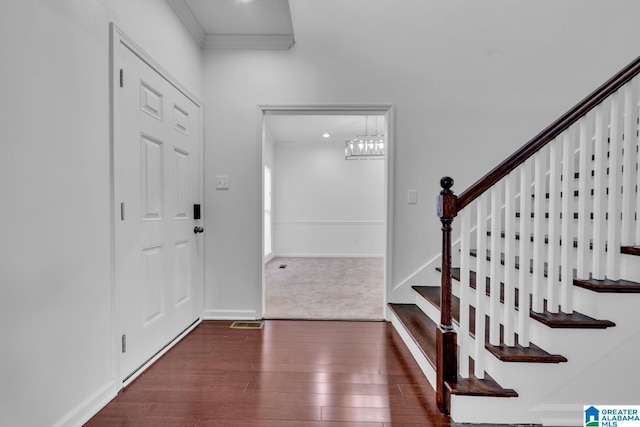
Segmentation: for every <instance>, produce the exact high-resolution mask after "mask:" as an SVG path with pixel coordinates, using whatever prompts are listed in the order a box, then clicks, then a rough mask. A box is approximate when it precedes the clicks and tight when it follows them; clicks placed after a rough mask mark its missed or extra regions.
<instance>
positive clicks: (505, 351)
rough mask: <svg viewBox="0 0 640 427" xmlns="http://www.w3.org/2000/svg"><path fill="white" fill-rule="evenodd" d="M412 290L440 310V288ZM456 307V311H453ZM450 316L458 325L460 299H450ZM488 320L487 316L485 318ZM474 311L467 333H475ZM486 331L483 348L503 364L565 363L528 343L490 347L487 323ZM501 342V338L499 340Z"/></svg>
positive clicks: (560, 358)
mask: <svg viewBox="0 0 640 427" xmlns="http://www.w3.org/2000/svg"><path fill="white" fill-rule="evenodd" d="M413 289H414V290H416V291H417V292H418V293H419V294H420V295H422V296H423V297H424V298H425V299H426V300H427V301H429V302H430V303H431V304H433V305H434V306H435V307H437V308H438V309H440V288H438V287H434V286H414V287H413ZM454 307H457V311H456V310H455V309H454ZM451 313H452V314H451V315H452V317H453V319H454V320H455V321H456V322H457V323H458V324H460V299H459V298H458V297H456V296H455V295H453V296H452V299H451ZM487 318H488V316H487ZM474 319H475V309H474V308H473V306H472V307H471V310H470V313H469V321H470V325H469V332H470V333H472V334H474V333H475V321H474ZM485 324H486V331H485V340H486V341H485V348H486V349H487V350H488V351H489V352H490V353H491V354H493V355H494V356H495V357H497V358H498V359H499V360H502V361H504V362H535V363H561V362H566V361H567V359H566V358H565V357H564V356H562V355H559V354H551V353H548V352H546V351H544V350H543V349H541V348H540V347H538V346H537V345H535V344H534V343H529V347H523V346H521V345H520V344H518V342H517V341H516V343H515V345H514V346H506V345H491V344H489V331H488V328H489V322H488V321H487V322H486V323H485ZM500 341H501V342H502V337H501V339H500Z"/></svg>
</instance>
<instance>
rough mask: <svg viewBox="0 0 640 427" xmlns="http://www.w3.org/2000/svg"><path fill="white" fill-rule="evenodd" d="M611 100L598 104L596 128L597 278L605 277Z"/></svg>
mask: <svg viewBox="0 0 640 427" xmlns="http://www.w3.org/2000/svg"><path fill="white" fill-rule="evenodd" d="M608 104H609V102H608V100H605V101H604V102H602V103H601V104H599V105H597V106H596V108H595V111H596V116H595V117H596V119H595V120H596V123H595V125H596V130H595V137H596V138H595V148H594V155H595V161H594V165H593V167H594V180H593V192H594V194H593V251H592V276H593V278H594V279H596V280H603V279H604V277H605V273H604V263H603V260H604V259H605V242H606V239H605V237H606V234H605V233H606V232H607V222H606V219H605V215H606V209H607V205H606V197H605V196H606V194H605V191H606V187H605V185H606V182H607V179H606V178H607V149H608V144H607V137H608V133H609V132H608V122H609V114H608V113H609V105H608ZM579 215H589V212H580V213H579Z"/></svg>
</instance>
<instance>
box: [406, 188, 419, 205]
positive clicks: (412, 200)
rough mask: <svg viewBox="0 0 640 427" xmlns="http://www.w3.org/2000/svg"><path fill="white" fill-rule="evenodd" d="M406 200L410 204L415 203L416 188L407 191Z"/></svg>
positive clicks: (416, 199) (416, 198)
mask: <svg viewBox="0 0 640 427" xmlns="http://www.w3.org/2000/svg"><path fill="white" fill-rule="evenodd" d="M407 202H408V203H409V204H410V205H415V204H416V203H418V190H409V191H408V192H407Z"/></svg>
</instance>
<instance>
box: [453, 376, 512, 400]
mask: <svg viewBox="0 0 640 427" xmlns="http://www.w3.org/2000/svg"><path fill="white" fill-rule="evenodd" d="M446 385H447V389H448V390H449V392H450V393H451V394H456V395H459V396H487V397H518V393H517V392H516V391H515V390H514V389H511V388H503V387H502V386H500V384H498V383H497V382H496V381H495V380H494V379H493V378H491V377H490V376H489V375H488V374H486V373H485V376H484V379H482V380H481V379H478V378H476V377H475V376H473V375H470V376H469V378H458V382H455V383H450V382H447V383H446Z"/></svg>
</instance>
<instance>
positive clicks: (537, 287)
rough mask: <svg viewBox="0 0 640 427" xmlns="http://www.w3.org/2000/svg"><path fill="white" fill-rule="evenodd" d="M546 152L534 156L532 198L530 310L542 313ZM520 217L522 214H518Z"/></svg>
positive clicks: (542, 150)
mask: <svg viewBox="0 0 640 427" xmlns="http://www.w3.org/2000/svg"><path fill="white" fill-rule="evenodd" d="M546 157H547V156H546V150H545V149H544V148H543V149H541V150H540V151H538V152H537V153H536V154H535V160H534V163H535V170H534V177H535V178H534V179H535V188H534V198H533V254H532V259H533V277H532V288H531V293H532V300H533V304H532V310H533V311H535V312H537V313H542V312H543V311H544V308H543V299H544V295H543V292H542V283H543V281H544V260H545V256H544V254H545V252H544V235H545V233H544V232H545V228H544V200H545V192H546V186H545V178H546V176H545V175H546V166H547V161H546ZM520 215H522V212H521V213H520ZM520 220H521V221H530V219H529V218H522V217H520Z"/></svg>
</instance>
